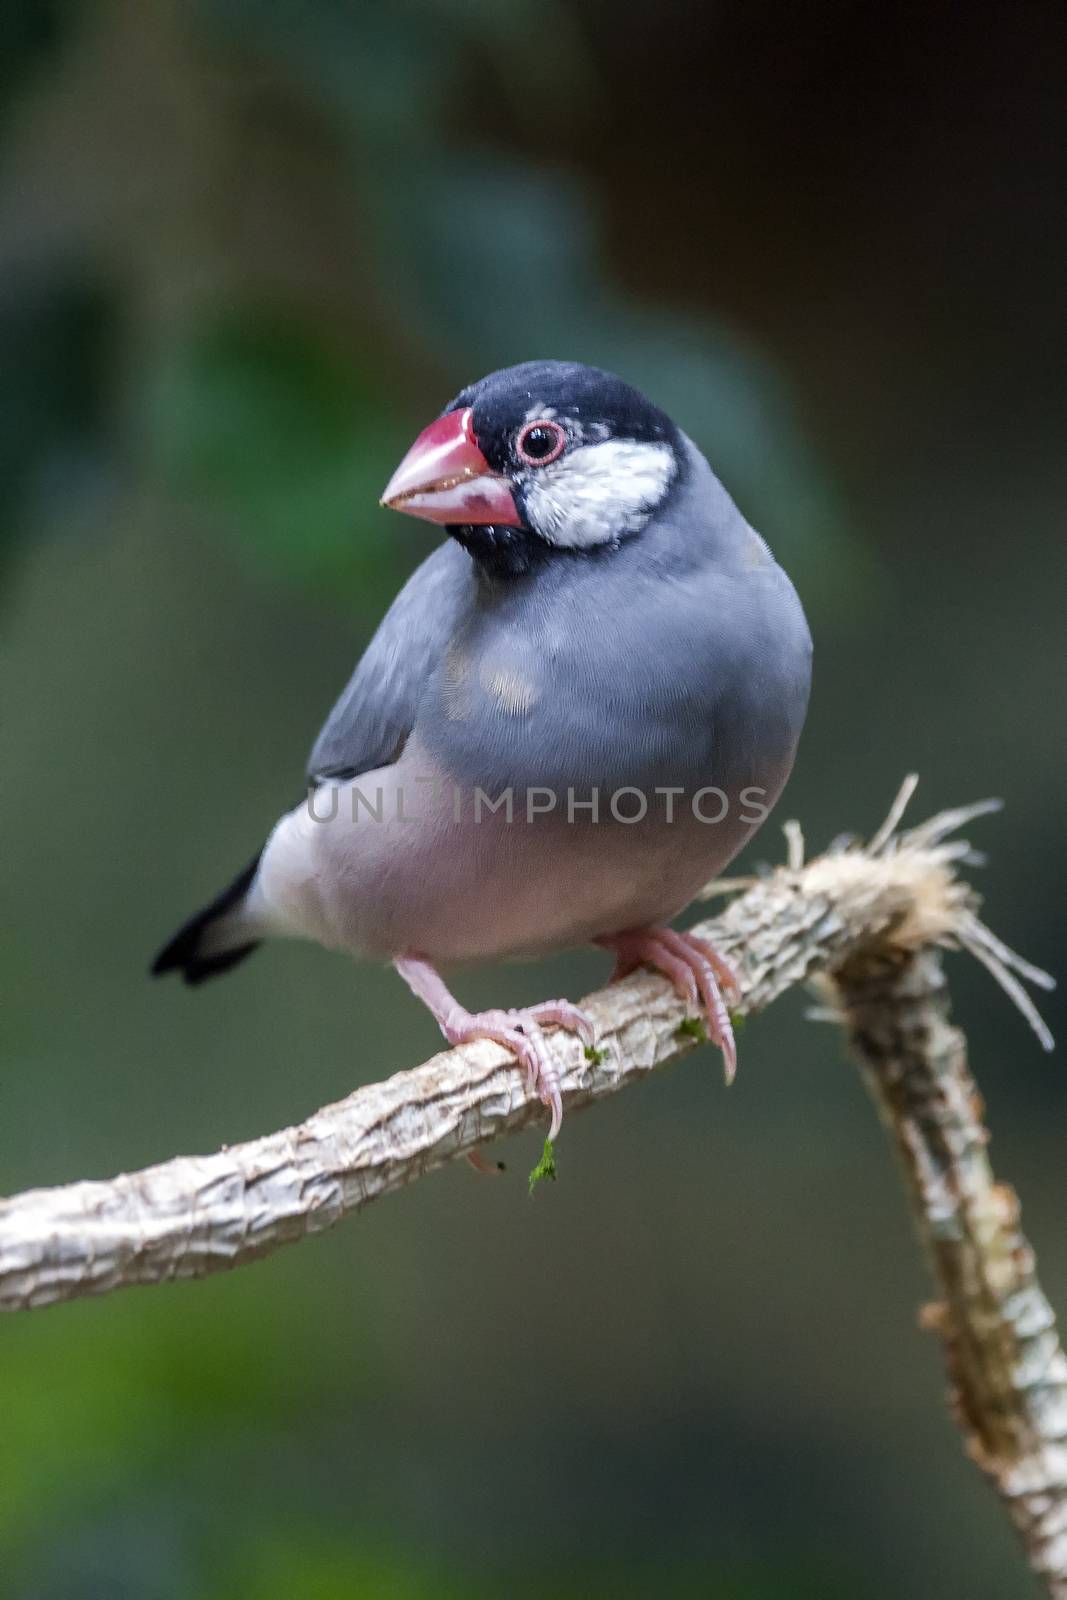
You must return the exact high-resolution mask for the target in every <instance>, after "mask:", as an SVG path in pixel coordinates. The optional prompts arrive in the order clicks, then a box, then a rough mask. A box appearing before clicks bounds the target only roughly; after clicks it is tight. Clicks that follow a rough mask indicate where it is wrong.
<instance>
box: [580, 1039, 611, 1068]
mask: <svg viewBox="0 0 1067 1600" xmlns="http://www.w3.org/2000/svg"><path fill="white" fill-rule="evenodd" d="M585 1059H586V1060H587V1061H588V1062H589V1063H590V1064H591V1065H592V1066H594V1067H599V1065H600V1063H601V1062H602V1061H606V1060H607V1059H608V1053H607V1051H606V1050H598V1049H597V1047H596V1045H594V1044H587V1045H586V1047H585Z"/></svg>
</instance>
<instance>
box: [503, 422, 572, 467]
mask: <svg viewBox="0 0 1067 1600" xmlns="http://www.w3.org/2000/svg"><path fill="white" fill-rule="evenodd" d="M566 443H567V435H566V434H565V433H564V431H563V429H562V428H561V427H560V425H559V423H558V422H548V421H542V422H528V423H527V424H526V426H525V427H524V428H520V429H519V435H518V438H517V439H516V440H515V454H516V455H517V456H518V458H519V460H520V461H524V462H525V463H526V465H527V466H528V467H544V466H547V465H548V463H549V462H550V461H555V459H556V457H557V456H561V455H562V454H563V447H564V445H565V444H566Z"/></svg>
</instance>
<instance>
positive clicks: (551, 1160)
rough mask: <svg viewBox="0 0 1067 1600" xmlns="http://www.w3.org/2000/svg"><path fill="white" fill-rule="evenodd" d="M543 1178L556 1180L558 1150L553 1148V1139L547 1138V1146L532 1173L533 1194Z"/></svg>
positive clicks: (531, 1187)
mask: <svg viewBox="0 0 1067 1600" xmlns="http://www.w3.org/2000/svg"><path fill="white" fill-rule="evenodd" d="M542 1178H551V1180H552V1182H553V1183H555V1181H556V1152H555V1150H554V1149H553V1148H552V1140H551V1139H546V1140H545V1148H544V1149H543V1150H542V1152H541V1159H540V1161H539V1162H538V1163H537V1165H536V1167H534V1169H533V1171H532V1172H531V1173H530V1193H531V1194H533V1192H534V1190H535V1189H536V1188H537V1185H538V1184H539V1183H540V1182H541V1180H542Z"/></svg>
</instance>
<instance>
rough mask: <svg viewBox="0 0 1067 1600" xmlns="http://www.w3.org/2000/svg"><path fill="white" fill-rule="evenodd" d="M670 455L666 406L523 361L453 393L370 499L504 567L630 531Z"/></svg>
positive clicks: (587, 376) (662, 478)
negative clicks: (378, 498) (434, 526)
mask: <svg viewBox="0 0 1067 1600" xmlns="http://www.w3.org/2000/svg"><path fill="white" fill-rule="evenodd" d="M682 462H683V452H682V448H681V438H680V435H679V433H678V430H677V429H676V428H675V426H674V424H673V423H672V422H671V420H670V418H669V417H667V416H665V415H664V413H663V412H662V411H660V410H658V409H657V407H656V406H654V405H652V404H651V402H650V401H648V400H646V399H645V397H644V396H643V395H642V394H640V393H639V392H638V391H637V390H636V389H634V388H631V386H630V385H629V384H628V383H624V382H623V381H622V379H621V378H616V377H614V376H612V374H611V373H608V372H601V371H600V370H599V369H598V368H596V367H584V366H581V365H579V364H578V363H577V362H570V361H527V362H524V363H523V364H522V365H521V366H518V367H507V368H505V369H504V370H502V371H500V372H493V373H490V374H489V376H488V377H487V378H482V380H481V381H480V382H479V383H474V384H471V385H470V387H469V388H467V389H464V390H463V391H462V393H461V394H458V395H457V396H456V398H455V399H454V400H453V401H452V402H451V404H450V405H449V406H447V407H446V408H445V410H444V411H443V412H442V414H441V415H440V416H439V417H438V418H437V421H436V422H432V423H431V424H430V426H429V427H428V428H426V429H425V430H424V431H423V432H422V433H421V434H420V435H419V437H418V438H417V439H416V440H415V443H414V444H413V445H412V447H411V449H410V450H409V451H408V453H407V455H406V456H405V457H404V459H403V461H402V462H401V463H400V465H399V467H397V469H396V471H395V472H394V474H393V476H392V478H391V479H390V480H389V483H388V484H387V485H386V489H385V493H384V494H383V495H382V504H383V505H386V506H390V507H391V508H392V509H393V510H394V511H406V512H408V513H409V514H410V515H412V516H415V517H424V518H426V519H427V520H428V521H430V522H436V523H440V524H442V525H443V526H444V527H446V528H447V530H448V532H449V533H451V534H452V535H453V536H454V537H455V538H456V539H458V540H459V541H460V543H461V544H463V545H465V546H466V548H467V549H468V550H469V551H470V553H471V555H472V556H473V557H474V558H475V560H476V561H478V562H479V563H480V564H481V565H482V566H483V567H485V568H487V569H488V570H490V571H492V572H494V573H500V574H509V573H511V574H515V573H522V572H527V571H529V570H530V569H531V568H532V567H533V566H535V565H536V564H538V563H539V562H541V561H543V560H546V559H549V558H551V557H552V556H553V555H560V554H563V553H565V552H567V553H570V554H572V555H573V554H574V553H575V552H580V551H587V552H588V551H592V550H597V549H603V548H610V547H612V546H614V545H617V544H619V543H620V542H621V541H622V540H624V539H628V538H631V537H632V536H633V535H635V534H639V533H640V531H641V529H642V528H643V527H644V526H645V524H646V523H647V522H648V520H649V518H650V517H651V516H652V515H653V514H654V512H655V511H656V510H657V509H658V507H659V506H660V505H661V504H662V503H663V501H664V499H665V498H666V496H667V495H668V494H669V492H670V490H671V487H672V485H673V484H674V482H675V480H676V479H677V478H678V476H679V473H680V471H681V470H682Z"/></svg>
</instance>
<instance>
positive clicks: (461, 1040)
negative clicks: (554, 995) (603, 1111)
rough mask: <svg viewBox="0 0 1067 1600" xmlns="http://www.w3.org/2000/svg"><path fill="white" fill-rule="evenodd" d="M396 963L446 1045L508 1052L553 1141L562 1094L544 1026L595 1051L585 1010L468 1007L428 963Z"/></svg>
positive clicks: (565, 1004) (558, 1005)
mask: <svg viewBox="0 0 1067 1600" xmlns="http://www.w3.org/2000/svg"><path fill="white" fill-rule="evenodd" d="M395 965H396V969H397V971H398V972H399V973H400V975H401V977H402V978H404V979H405V980H406V981H407V982H408V984H410V986H411V988H412V989H413V990H414V992H415V993H416V994H417V995H418V997H419V999H420V1000H422V1001H424V1002H425V1004H426V1005H427V1006H429V1008H430V1010H431V1011H432V1012H433V1015H434V1017H435V1018H436V1020H437V1023H438V1026H439V1027H440V1029H441V1032H442V1033H443V1034H444V1036H445V1038H446V1039H447V1040H448V1042H449V1044H470V1043H471V1042H472V1041H473V1040H475V1039H492V1040H493V1041H494V1042H495V1043H496V1044H501V1045H503V1046H504V1048H505V1049H507V1050H510V1051H512V1053H513V1054H514V1055H515V1057H516V1059H517V1060H518V1063H519V1065H520V1067H522V1069H523V1072H524V1073H525V1076H526V1088H527V1090H528V1091H529V1092H530V1093H531V1094H536V1095H537V1097H538V1099H539V1100H540V1101H541V1104H542V1105H543V1106H545V1107H546V1108H547V1109H548V1112H549V1116H550V1123H549V1130H548V1137H549V1139H555V1138H556V1136H557V1135H558V1133H559V1130H560V1126H561V1124H562V1122H563V1096H562V1092H561V1088H560V1073H559V1067H558V1065H557V1064H556V1060H555V1057H554V1055H553V1053H552V1051H551V1049H550V1048H549V1045H548V1041H547V1039H546V1038H545V1034H544V1029H545V1028H561V1029H563V1030H564V1032H566V1033H573V1034H576V1035H577V1037H578V1038H579V1039H580V1040H581V1042H582V1044H583V1045H584V1046H585V1048H586V1049H587V1050H592V1049H595V1048H596V1032H595V1030H594V1028H593V1024H592V1022H591V1021H590V1020H589V1018H588V1017H587V1016H586V1014H585V1012H584V1011H581V1010H579V1008H578V1007H577V1006H575V1005H572V1004H571V1002H570V1001H569V1000H542V1001H541V1002H540V1003H539V1004H537V1005H533V1006H525V1007H520V1008H516V1009H515V1010H510V1011H504V1010H494V1011H467V1010H466V1009H465V1008H464V1007H463V1006H461V1005H460V1004H459V1002H458V1000H456V999H455V997H454V996H453V995H452V994H450V993H449V991H448V989H447V988H446V987H445V984H444V982H443V980H442V979H441V978H440V977H439V976H438V975H437V973H436V972H435V971H434V969H433V968H432V967H431V966H430V965H429V963H428V962H425V961H422V960H420V959H418V958H416V957H414V956H402V957H398V958H397V960H396V962H395Z"/></svg>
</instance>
